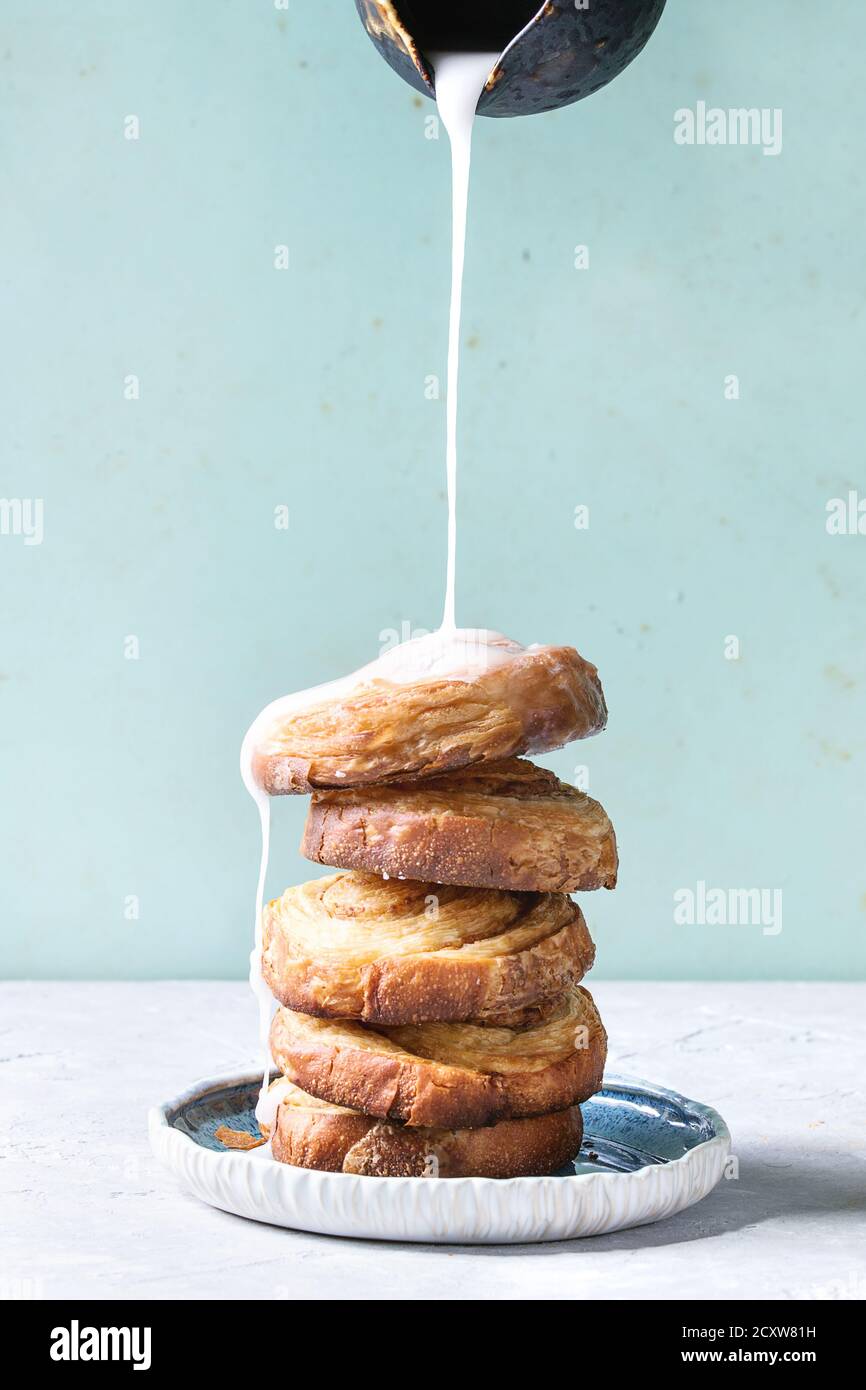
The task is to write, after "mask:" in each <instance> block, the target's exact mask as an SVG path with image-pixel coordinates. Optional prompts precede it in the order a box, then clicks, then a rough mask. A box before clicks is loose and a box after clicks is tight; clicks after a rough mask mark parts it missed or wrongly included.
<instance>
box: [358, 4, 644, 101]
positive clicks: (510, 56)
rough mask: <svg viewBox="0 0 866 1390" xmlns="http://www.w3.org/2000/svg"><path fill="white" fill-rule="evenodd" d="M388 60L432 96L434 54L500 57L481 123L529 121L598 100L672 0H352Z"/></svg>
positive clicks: (380, 50) (409, 79)
mask: <svg viewBox="0 0 866 1390" xmlns="http://www.w3.org/2000/svg"><path fill="white" fill-rule="evenodd" d="M355 4H356V5H357V8H358V13H359V14H360V16H361V19H362V21H363V23H364V27H365V29H366V30H367V33H368V34H369V35H370V38H371V39H372V40H373V42H374V44H375V45H376V47H377V48H378V50H379V52H380V53H381V54H382V57H383V58H384V59H385V61H386V62H387V63H389V64H390V65H391V67H392V68H393V69H394V71H395V72H397V73H399V74H400V76H401V77H402V78H404V79H405V81H406V82H408V83H409V84H410V86H412V87H414V88H415V89H416V91H419V92H423V93H424V95H425V96H429V97H432V96H434V95H435V73H434V71H433V68H432V66H431V64H430V60H429V57H428V56H427V55H429V54H430V53H435V52H437V51H446V50H448V49H452V50H453V49H466V50H473V49H474V50H477V51H479V52H487V51H490V52H493V51H497V52H499V53H500V55H501V56H500V58H499V61H498V63H497V64H496V67H495V68H494V70H493V72H492V73H491V75H490V79H489V81H488V83H487V87H486V88H485V90H484V92H483V93H482V96H481V100H480V101H479V103H478V113H479V115H481V116H529V115H534V114H535V113H536V112H539V111H552V110H554V109H555V108H556V107H558V106H567V105H568V104H569V103H570V102H572V101H580V99H581V97H586V96H589V95H590V93H591V92H597V91H598V89H599V88H600V87H604V86H605V85H606V84H607V83H608V82H610V81H612V80H613V78H614V77H617V76H618V75H619V74H620V73H621V72H622V70H623V68H625V67H627V66H628V64H629V63H630V62H631V60H632V59H633V58H636V57H637V55H638V54H639V53H640V51H641V49H642V48H643V46H644V44H645V43H646V42H647V40H648V39H649V37H650V35H651V34H652V32H653V30H654V29H655V27H656V25H657V24H658V21H659V19H660V17H661V12H662V10H663V9H664V7H665V0H585V3H583V0H547V3H546V4H539V0H355Z"/></svg>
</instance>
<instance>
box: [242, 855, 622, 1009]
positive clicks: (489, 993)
mask: <svg viewBox="0 0 866 1390" xmlns="http://www.w3.org/2000/svg"><path fill="white" fill-rule="evenodd" d="M262 929H263V939H264V942H263V944H264V949H263V954H262V974H263V976H264V978H265V981H266V983H267V985H268V988H269V989H270V990H271V992H272V993H273V994H274V996H275V997H276V998H277V999H278V1000H279V1001H280V1003H281V1004H284V1005H286V1006H287V1007H288V1008H290V1009H295V1010H300V1011H301V1012H302V1013H306V1014H315V1015H318V1016H320V1017H324V1018H337V1019H340V1018H343V1019H362V1020H363V1021H364V1022H367V1023H378V1024H386V1025H390V1026H394V1025H399V1024H405V1023H422V1022H425V1021H432V1020H450V1021H465V1020H469V1019H474V1020H480V1021H484V1022H488V1023H493V1022H497V1023H499V1022H505V1023H510V1024H512V1025H514V1024H518V1023H520V1022H528V1021H530V1020H532V1019H533V1018H535V1017H537V1016H538V1014H539V1012H540V1011H543V1010H544V1007H545V1005H546V1003H547V1001H549V1000H552V999H554V998H556V997H557V996H559V995H561V994H562V993H563V991H564V990H565V989H567V988H568V986H569V985H571V984H572V983H575V982H577V981H578V980H581V979H582V978H583V976H584V975H585V974H586V972H587V971H588V970H589V969H590V967H591V965H592V962H593V958H594V955H595V948H594V946H593V944H592V940H591V938H590V935H589V932H588V931H587V929H586V923H585V922H584V920H583V915H582V913H581V911H580V908H579V907H578V906H577V904H576V903H574V902H572V901H571V899H570V898H569V897H567V896H566V895H565V894H562V893H519V894H518V893H504V892H500V891H498V890H495V889H494V890H491V889H473V888H459V887H453V886H450V887H449V886H441V885H439V884H435V883H417V882H414V881H411V882H401V881H400V880H397V879H388V880H383V879H381V878H378V877H376V876H375V875H373V874H362V873H340V874H332V875H330V876H329V877H327V878H320V879H314V880H313V881H312V882H311V883H304V884H301V885H300V886H299V887H297V888H289V889H287V890H286V892H285V893H284V894H283V896H282V897H281V898H278V899H276V900H275V901H274V902H271V903H269V904H268V905H267V907H266V908H265V910H264V913H263V917H262Z"/></svg>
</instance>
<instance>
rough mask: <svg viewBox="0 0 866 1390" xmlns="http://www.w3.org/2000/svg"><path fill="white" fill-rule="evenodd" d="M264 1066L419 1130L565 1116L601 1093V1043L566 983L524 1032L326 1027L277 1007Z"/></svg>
mask: <svg viewBox="0 0 866 1390" xmlns="http://www.w3.org/2000/svg"><path fill="white" fill-rule="evenodd" d="M271 1051H272V1054H273V1058H274V1061H275V1062H276V1064H277V1066H278V1067H279V1068H280V1070H281V1071H282V1072H283V1074H284V1075H285V1076H287V1077H288V1078H289V1080H290V1081H292V1082H294V1084H295V1085H296V1086H300V1087H301V1089H302V1090H304V1091H307V1092H309V1094H310V1095H313V1096H317V1097H318V1098H319V1099H320V1100H326V1101H330V1102H331V1104H333V1105H341V1106H346V1107H347V1108H348V1109H351V1110H361V1111H363V1112H364V1114H366V1115H373V1116H375V1117H376V1118H377V1119H382V1120H391V1121H397V1122H399V1123H402V1124H408V1125H413V1126H422V1127H425V1128H443V1129H475V1128H477V1127H478V1126H480V1125H489V1124H495V1123H497V1122H498V1121H499V1120H505V1119H522V1118H524V1117H525V1116H529V1115H545V1114H548V1113H549V1112H550V1111H554V1110H565V1109H567V1108H568V1107H569V1106H573V1105H575V1104H577V1103H578V1102H579V1101H582V1100H587V1099H588V1098H589V1097H590V1096H591V1095H593V1094H594V1093H595V1092H596V1091H597V1090H598V1089H599V1087H600V1086H601V1082H602V1072H603V1069H604V1061H605V1055H606V1051H607V1038H606V1034H605V1031H604V1027H603V1026H602V1022H601V1019H600V1018H599V1016H598V1012H597V1010H596V1007H595V1005H594V1003H593V1001H592V997H591V995H590V994H589V993H588V991H587V990H585V989H583V988H582V987H581V986H580V985H575V986H574V987H573V988H572V989H571V990H570V991H569V992H568V993H567V994H566V995H564V996H563V998H562V999H561V1001H560V1003H559V1004H558V1006H557V1008H556V1009H555V1010H554V1011H553V1012H552V1013H551V1014H550V1015H549V1016H548V1017H546V1018H545V1019H544V1020H543V1022H541V1023H539V1024H537V1025H535V1026H532V1027H528V1028H492V1027H486V1028H485V1027H478V1026H475V1025H473V1024H468V1023H422V1024H412V1025H407V1026H405V1027H402V1028H387V1029H386V1028H377V1029H372V1028H369V1027H365V1026H364V1025H363V1024H360V1023H352V1022H346V1021H340V1022H332V1021H328V1020H325V1019H319V1018H311V1017H310V1016H309V1015H307V1014H301V1013H293V1012H291V1011H290V1010H289V1009H278V1010H277V1013H276V1015H275V1017H274V1021H273V1024H272V1026H271Z"/></svg>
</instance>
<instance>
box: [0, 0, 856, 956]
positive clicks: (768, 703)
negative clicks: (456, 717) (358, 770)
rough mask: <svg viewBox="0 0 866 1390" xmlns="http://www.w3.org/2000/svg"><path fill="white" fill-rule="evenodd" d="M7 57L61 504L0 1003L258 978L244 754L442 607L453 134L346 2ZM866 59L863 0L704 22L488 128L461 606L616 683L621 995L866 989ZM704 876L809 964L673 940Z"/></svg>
mask: <svg viewBox="0 0 866 1390" xmlns="http://www.w3.org/2000/svg"><path fill="white" fill-rule="evenodd" d="M2 30H3V33H2V36H0V84H2V88H0V89H2V126H3V132H4V133H3V136H2V143H3V154H2V161H3V176H2V187H3V193H2V198H3V203H4V210H3V214H2V232H0V235H2V242H3V252H2V305H0V312H2V318H3V323H4V331H3V335H2V348H0V351H2V356H3V362H2V383H0V391H2V400H0V407H2V422H3V429H2V440H3V442H2V456H0V457H2V479H0V491H2V493H3V495H5V496H8V497H18V496H28V497H32V496H38V497H43V498H44V505H45V539H44V543H43V544H42V545H41V546H33V547H25V546H23V544H22V542H21V539H20V537H14V536H2V537H0V567H2V568H0V586H2V587H0V592H2V648H0V670H2V680H0V709H2V733H0V737H2V766H3V788H4V790H3V797H2V811H0V856H2V863H0V903H2V953H3V960H2V967H3V972H4V973H5V974H6V975H12V976H55V977H70V978H72V977H75V978H78V977H134V978H151V977H160V976H219V977H232V976H240V975H242V974H243V973H244V972H245V970H246V962H247V955H248V951H249V945H250V934H251V930H252V899H253V891H254V885H255V877H256V870H257V859H258V824H257V818H256V814H255V811H254V808H253V807H252V805H251V804H250V803H249V801H248V799H247V797H246V794H245V793H244V791H243V788H242V786H241V784H240V780H239V777H238V771H237V753H238V748H239V745H240V741H241V738H242V735H243V733H244V730H245V728H246V726H247V725H248V723H249V722H250V720H251V719H252V717H253V716H254V715H255V714H256V712H257V711H258V709H259V708H260V707H261V706H262V705H263V704H264V703H266V702H267V701H268V700H270V699H272V698H273V697H275V696H276V695H278V694H280V693H283V692H284V691H286V690H289V689H293V688H297V687H301V686H304V685H307V684H309V683H311V682H315V681H320V680H323V679H328V678H331V677H333V676H336V675H338V674H340V673H342V672H345V671H348V670H350V669H352V668H354V667H355V666H357V665H360V664H361V663H362V662H364V661H366V660H368V659H370V658H371V657H372V656H374V655H375V654H376V652H377V650H378V648H379V645H380V633H382V632H383V631H384V630H386V629H389V628H396V629H400V628H401V625H402V624H407V625H408V626H409V627H411V628H418V627H425V628H426V627H431V626H434V625H435V623H436V621H437V620H438V617H439V612H440V606H441V601H442V589H443V583H444V574H443V568H444V545H445V500H444V423H445V422H444V403H443V402H442V401H438V402H437V401H429V400H427V399H425V394H424V382H425V378H426V377H427V376H428V374H431V373H438V374H440V375H441V376H442V378H443V380H444V367H445V360H444V359H445V343H446V317H447V303H446V300H447V290H448V275H449V265H448V256H449V225H448V197H449V160H448V146H447V141H446V139H445V136H444V132H443V136H442V139H440V140H438V141H436V140H429V139H427V138H425V120H426V119H427V118H428V117H429V116H430V115H431V114H432V112H433V110H434V108H433V107H432V106H431V105H430V104H429V103H427V102H424V101H422V99H421V98H418V97H416V95H415V94H414V93H413V92H412V91H411V90H410V89H409V88H408V87H406V86H404V85H403V84H402V83H401V82H400V81H399V80H398V79H397V78H396V77H394V75H393V74H392V73H391V72H390V71H389V70H388V69H387V68H386V67H385V65H384V64H383V63H382V62H381V61H380V60H379V58H378V57H377V56H376V54H375V52H374V50H373V48H372V46H371V45H370V44H369V41H368V40H367V38H366V37H365V35H364V33H363V31H362V29H361V26H360V24H359V23H358V21H357V19H356V16H355V13H354V7H353V5H352V4H351V3H350V0H292V2H291V4H290V8H289V10H288V12H287V13H286V12H282V11H278V10H275V8H274V6H273V4H272V3H271V0H184V3H183V4H180V3H178V0H148V3H147V4H146V5H143V4H141V3H138V0H135V2H134V3H133V0H111V3H99V2H98V0H82V2H81V3H79V4H77V5H76V6H70V5H69V4H67V3H60V0H26V3H25V0H5V4H4V6H3V17H2ZM864 45H866V10H864V8H863V7H862V6H855V5H851V4H850V3H842V0H825V3H824V4H823V5H822V6H821V17H820V20H818V19H816V15H815V10H814V7H813V6H810V5H801V4H795V3H791V2H790V0H784V2H783V0H764V3H762V4H761V5H755V4H754V0H731V2H730V3H728V4H726V5H723V6H721V5H710V4H700V5H697V4H694V3H683V2H682V0H670V3H669V4H668V8H667V11H666V13H665V15H664V17H663V19H662V22H661V25H660V27H659V29H658V31H657V33H656V35H655V37H654V39H653V40H652V42H651V43H650V45H649V47H648V48H647V50H646V51H645V52H644V54H643V55H642V56H641V58H640V59H639V60H638V61H637V62H636V63H635V64H634V65H633V66H632V67H631V68H630V69H628V71H627V72H626V73H625V74H624V75H623V76H622V77H620V78H619V79H618V80H617V81H616V82H615V83H614V84H612V85H611V86H610V87H608V88H607V89H606V90H604V91H603V92H601V93H599V94H597V95H596V96H594V97H592V98H591V99H589V100H588V101H586V102H584V103H581V104H580V105H578V106H576V107H572V108H570V109H568V110H564V111H561V112H557V113H555V114H552V115H549V116H545V117H538V118H533V119H529V120H525V121H522V122H521V121H490V120H487V121H481V122H480V123H479V125H478V127H477V133H476V146H475V165H474V179H473V187H472V208H471V227H470V241H469V251H468V263H467V280H466V300H465V332H464V339H465V342H466V344H467V347H466V351H465V353H464V376H463V393H464V394H463V397H462V422H461V427H462V434H461V445H462V474H461V488H460V527H461V529H460V555H459V577H458V607H459V613H458V616H459V619H460V620H461V621H462V622H463V623H465V624H466V625H475V624H478V625H484V626H490V627H493V628H499V629H501V630H503V631H505V632H507V633H509V634H510V635H512V636H514V637H517V638H519V639H521V640H523V641H526V642H531V641H552V642H571V643H574V644H575V645H577V646H578V647H579V648H580V650H581V651H582V652H583V653H584V654H585V655H587V656H588V657H590V658H591V659H592V660H593V661H595V662H596V663H597V664H598V666H599V667H600V670H601V674H602V677H603V679H604V683H605V689H606V693H607V698H608V704H609V706H610V711H611V720H610V726H609V729H608V731H607V732H606V733H605V734H604V735H603V736H602V737H600V738H598V739H596V740H593V741H591V742H589V743H586V744H582V745H574V746H572V747H570V748H568V749H565V750H563V751H561V752H559V753H557V754H555V755H553V756H551V757H550V758H548V759H546V760H545V761H546V762H547V763H548V764H549V765H550V766H552V767H554V768H555V769H556V770H557V771H558V772H559V773H560V774H561V775H564V776H566V777H570V776H571V775H572V773H573V771H574V768H575V766H576V765H578V764H584V763H585V764H587V765H588V766H589V768H590V775H591V786H590V790H591V791H592V792H593V793H594V794H595V795H596V796H598V797H599V798H600V799H601V800H602V801H603V802H604V803H605V805H606V806H607V808H608V810H609V812H610V814H611V816H612V817H613V819H614V821H615V824H616V826H617V830H618V834H619V840H620V847H621V857H622V875H621V883H620V887H619V888H618V890H617V891H616V893H614V894H606V893H605V894H595V895H593V896H592V897H588V898H586V899H584V904H583V905H584V907H585V910H586V913H587V917H588V920H589V922H590V926H591V928H592V930H593V933H594V935H595V937H596V940H597V943H598V952H599V963H598V967H597V969H598V973H599V974H600V975H605V976H609V977H614V976H619V977H629V978H636V977H641V976H643V977H658V978H661V977H664V978H670V979H679V978H700V977H703V978H708V979H709V978H725V977H728V978H747V977H757V978H762V979H764V978H766V979H769V978H774V977H777V978H792V977H811V978H849V977H854V976H859V977H862V976H863V974H864V946H863V943H864V926H866V866H864V860H863V827H864V794H863V759H864V734H863V728H864V720H863V716H864V704H863V682H864V597H866V583H864V563H866V537H860V536H847V537H844V536H843V537H831V536H828V535H827V533H826V530H825V506H826V502H827V500H828V499H829V498H831V497H836V496H843V495H845V494H846V493H847V491H848V489H849V488H858V487H859V488H860V489H861V494H862V495H866V470H864V463H863V423H864V422H863V398H864V390H863V348H864V304H866V299H864V289H866V260H864V254H863V230H862V229H863V226H864V223H866V188H864V182H863V172H862V167H863V166H862V130H863V127H864V121H866V95H864V87H863V82H862V54H863V51H864ZM698 100H705V101H707V102H708V103H710V104H720V105H723V106H726V107H727V106H731V105H734V106H739V105H757V106H770V107H782V108H783V110H784V149H783V153H782V155H781V156H780V157H779V158H777V159H772V158H766V157H764V156H763V155H762V153H761V151H760V149H754V148H681V147H678V146H676V145H675V144H674V141H673V113H674V111H675V110H676V109H677V108H679V107H682V106H694V104H695V102H696V101H698ZM129 114H136V115H137V116H138V117H139V119H140V122H141V137H140V139H139V140H138V141H137V142H132V141H127V140H125V139H124V137H123V122H124V118H125V117H126V116H127V115H129ZM282 243H285V244H287V245H288V246H289V247H290V269H289V270H288V271H285V272H280V271H277V270H275V269H274V267H273V256H274V247H275V245H277V244H282ZM578 243H586V244H587V245H588V246H589V248H590V257H591V264H590V269H589V270H588V271H582V272H578V271H576V270H575V269H574V268H573V253H574V247H575V245H576V244H578ZM128 373H135V374H137V375H138V376H139V377H140V382H141V398H140V400H138V401H128V400H125V399H124V394H123V387H124V378H125V377H126V375H127V374H128ZM728 373H736V374H738V375H739V378H740V383H741V399H740V400H739V401H737V402H730V401H726V400H725V399H724V378H725V376H726V375H727V374H728ZM579 503H585V504H587V505H589V507H590V509H591V525H590V529H589V530H588V531H586V532H578V531H576V530H575V529H574V526H573V515H574V508H575V506H576V505H577V504H579ZM279 504H286V505H288V507H289V508H290V513H291V524H290V529H289V531H288V532H280V531H277V530H275V528H274V525H273V509H274V507H275V506H277V505H279ZM128 634H135V635H136V636H137V637H138V639H139V641H140V649H141V655H140V660H138V661H128V660H125V659H124V655H123V643H124V639H125V637H126V636H127V635H128ZM728 634H736V635H737V636H738V637H739V638H740V642H741V651H742V655H741V659H740V660H739V661H727V660H725V659H724V655H723V644H724V640H725V637H726V636H727V635H728ZM304 810H305V807H304V804H303V802H302V801H301V800H293V801H286V802H283V803H281V804H279V805H278V806H277V808H276V827H275V832H274V838H275V848H274V853H273V857H272V872H271V878H270V882H269V888H270V891H271V892H272V893H276V892H278V891H280V890H281V889H282V888H283V887H284V886H286V885H287V884H288V883H290V882H296V881H300V880H301V879H303V878H304V877H311V876H313V875H314V874H315V873H316V872H317V871H316V870H314V869H312V867H311V866H309V865H307V864H306V863H305V861H303V860H302V859H300V857H299V856H298V855H297V854H296V851H295V846H296V844H297V842H298V839H299V836H300V831H301V825H302V820H303V815H304ZM699 879H703V880H705V881H706V882H707V883H708V884H710V885H712V886H722V887H767V888H776V887H779V888H782V889H783V891H784V928H783V931H782V933H781V935H779V936H777V937H765V936H763V935H762V933H761V931H760V928H759V927H738V928H734V927H728V928H721V927H698V926H695V927H682V926H675V925H674V923H673V919H672V895H673V893H674V891H675V890H676V889H677V888H679V887H688V886H694V885H695V883H696V882H697V880H699ZM131 894H135V895H137V896H138V897H139V899H140V918H139V920H138V921H128V920H126V918H125V916H124V902H125V899H126V897H127V895H131Z"/></svg>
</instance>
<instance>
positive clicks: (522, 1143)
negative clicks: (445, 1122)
mask: <svg viewBox="0 0 866 1390" xmlns="http://www.w3.org/2000/svg"><path fill="white" fill-rule="evenodd" d="M272 1090H273V1091H274V1092H275V1093H276V1095H277V1096H278V1097H279V1099H278V1108H277V1112H276V1121H275V1124H274V1127H273V1134H272V1138H271V1152H272V1153H273V1156H274V1158H276V1159H278V1160H279V1161H280V1162H281V1163H291V1164H293V1165H294V1166H295V1167H297V1168H317V1169H319V1170H320V1171H322V1172H327V1173H361V1174H363V1175H365V1176H366V1177H377V1178H386V1177H396V1178H400V1177H417V1178H470V1177H479V1178H480V1177H483V1178H519V1177H529V1176H543V1175H545V1174H548V1173H555V1172H556V1170H557V1169H558V1168H561V1167H562V1166H563V1165H564V1164H566V1163H568V1162H569V1160H571V1159H573V1158H574V1157H575V1156H576V1155H577V1153H578V1151H579V1150H580V1145H581V1141H582V1138H583V1121H582V1118H581V1114H580V1110H579V1108H578V1107H577V1106H576V1105H573V1106H570V1107H569V1108H568V1109H567V1110H559V1111H557V1112H556V1113H554V1114H552V1115H540V1116H535V1117H533V1118H531V1119H525V1120H502V1121H501V1122H500V1123H499V1124H497V1125H491V1126H489V1127H487V1128H484V1129H417V1128H416V1129H410V1128H408V1127H407V1126H405V1125H403V1126H398V1125H390V1124H387V1123H384V1122H383V1121H381V1120H376V1119H374V1118H372V1117H371V1116H369V1115H361V1114H360V1113H359V1112H358V1111H357V1110H347V1109H345V1107H343V1106H339V1105H331V1104H330V1103H329V1102H328V1101H323V1100H317V1099H316V1098H315V1097H314V1096H310V1095H307V1094H306V1092H304V1091H301V1090H299V1089H298V1087H297V1086H294V1085H292V1083H291V1082H290V1081H285V1080H283V1081H276V1082H274V1085H273V1087H272Z"/></svg>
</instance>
